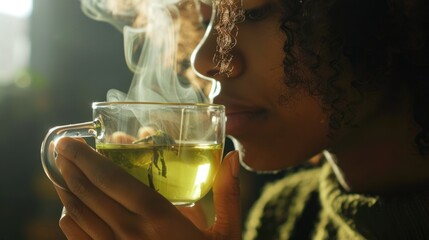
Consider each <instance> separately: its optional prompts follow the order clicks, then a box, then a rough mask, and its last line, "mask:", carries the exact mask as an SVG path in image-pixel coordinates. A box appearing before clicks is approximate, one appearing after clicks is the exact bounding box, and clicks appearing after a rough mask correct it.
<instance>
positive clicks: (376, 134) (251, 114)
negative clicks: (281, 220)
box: [56, 0, 429, 240]
mask: <svg viewBox="0 0 429 240" xmlns="http://www.w3.org/2000/svg"><path fill="white" fill-rule="evenodd" d="M244 2H245V5H244V8H245V9H248V8H255V7H260V6H263V5H265V4H276V2H275V1H271V0H246V1H244ZM281 14H282V13H281V12H280V10H279V8H273V9H272V10H271V12H270V14H269V15H268V16H267V17H266V18H263V19H261V20H258V21H249V20H246V21H245V22H243V23H240V24H239V25H238V27H239V34H238V36H237V40H238V42H237V45H236V46H235V47H234V49H233V52H232V54H233V55H234V59H233V63H232V64H233V67H234V71H233V73H232V74H231V75H230V76H229V77H226V76H223V75H219V74H216V73H217V70H216V68H215V67H214V65H213V62H212V56H213V54H214V51H215V47H216V42H215V41H216V39H215V38H216V34H215V33H214V32H212V33H211V34H210V35H209V37H208V38H207V39H206V41H205V42H204V44H203V45H202V46H201V48H200V49H198V52H197V53H196V55H195V62H194V67H195V69H196V70H197V71H198V72H199V73H201V74H202V75H205V76H207V77H214V78H216V79H217V80H218V81H220V82H221V84H222V91H221V92H220V94H219V96H218V97H217V98H216V99H215V100H214V101H215V103H219V104H224V105H225V106H226V109H227V116H228V122H227V133H228V134H230V135H232V136H234V137H235V138H236V139H237V140H238V141H240V143H241V144H242V145H243V148H244V149H245V154H244V156H241V157H243V160H244V162H245V163H246V164H247V165H248V166H250V167H252V168H253V169H255V170H261V171H265V170H277V169H284V168H287V167H289V166H293V165H295V164H298V163H302V162H304V161H307V160H308V159H309V158H310V157H312V156H314V155H316V154H318V153H320V152H322V151H323V150H325V149H329V150H330V152H331V153H333V154H335V156H336V158H335V159H332V161H330V163H331V164H332V165H333V167H335V168H336V169H338V171H337V176H338V178H339V180H342V179H343V180H344V181H342V183H343V186H344V187H345V188H346V189H348V190H350V191H353V192H375V193H382V192H391V191H402V190H404V189H414V188H418V187H420V186H421V185H424V184H427V183H428V182H429V161H428V159H427V158H426V159H425V158H424V157H422V156H421V155H419V154H418V153H417V152H416V150H415V148H414V146H413V138H414V136H415V134H416V133H417V132H418V130H419V128H418V126H416V124H414V122H413V120H412V117H411V111H410V109H411V106H410V101H409V99H410V98H411V96H410V94H409V93H408V92H407V91H405V90H404V91H400V92H398V93H397V94H399V95H400V96H401V97H400V100H399V101H397V102H394V101H393V102H392V101H391V98H389V94H388V92H375V93H374V92H372V93H364V95H363V99H364V101H363V102H362V104H360V105H359V106H358V107H357V109H356V118H355V123H356V124H357V125H358V126H359V127H355V128H347V127H345V128H342V129H340V130H338V131H336V132H335V137H334V138H330V137H328V136H327V135H328V133H330V131H331V130H330V128H329V126H328V121H327V116H328V115H327V113H326V111H324V110H323V106H322V104H321V103H320V100H319V99H317V98H316V97H313V96H311V95H310V94H309V93H308V92H307V91H306V90H305V89H287V88H286V87H285V85H284V84H283V83H282V79H283V78H285V74H284V72H283V66H282V60H283V58H284V51H283V50H282V47H283V43H284V41H285V36H284V34H283V33H282V32H281V31H280V30H279V28H278V21H279V18H280V16H281ZM260 46H264V47H263V48H262V47H260ZM315 47H317V46H315ZM295 51H296V52H297V54H298V56H299V49H295ZM321 51H323V49H321ZM343 65H344V69H345V70H344V73H342V75H341V79H343V80H342V81H343V85H344V86H347V83H348V81H349V79H350V78H351V76H350V74H348V73H347V72H348V71H349V67H348V64H347V61H345V60H344V62H343ZM299 67H300V69H301V72H302V77H305V78H309V79H313V78H314V76H312V74H311V73H310V72H311V71H306V70H308V68H307V67H306V66H299ZM320 74H322V75H323V74H329V72H325V71H323V70H322V71H321V73H320ZM314 79H315V78H314ZM346 92H347V87H346ZM347 94H349V93H348V92H347ZM285 96H286V101H280V100H281V99H284V97H285ZM349 96H350V100H352V98H353V94H352V93H350V94H349ZM57 151H58V158H57V163H58V167H59V169H60V170H61V173H62V175H63V176H64V179H65V181H66V183H67V186H68V188H69V189H70V191H65V190H63V189H60V188H56V190H57V192H58V195H59V197H60V199H61V201H62V202H63V204H64V206H65V209H66V212H65V213H64V215H63V216H62V218H61V220H60V227H61V229H62V230H63V232H64V233H65V235H66V236H67V237H68V238H69V239H228V240H230V239H241V226H240V223H241V219H240V211H239V209H240V198H239V186H238V184H239V182H238V178H237V176H238V169H239V164H238V158H239V156H238V152H232V153H230V154H228V155H227V156H226V157H225V160H224V162H223V165H222V168H221V169H220V172H219V173H218V176H217V178H216V182H215V185H214V188H213V191H214V205H215V212H216V220H215V223H214V225H212V226H208V227H205V226H203V225H201V224H200V223H199V221H198V220H197V219H198V218H200V217H198V216H200V215H199V213H198V209H195V211H192V212H191V211H186V212H185V211H183V212H181V211H180V210H179V209H177V208H176V207H174V206H173V205H171V204H170V203H169V202H168V201H166V200H165V199H164V198H162V197H161V196H160V195H159V194H158V193H156V192H155V191H153V190H151V189H150V188H148V187H146V186H145V185H144V184H142V183H140V182H138V181H137V180H136V179H134V178H133V177H131V176H129V175H128V174H126V173H125V172H123V171H122V170H121V169H119V168H118V167H117V166H116V165H114V164H112V163H111V162H110V161H106V159H105V158H104V157H103V156H101V155H100V154H98V153H97V152H95V151H94V150H93V149H91V148H90V147H89V146H88V145H86V144H84V143H82V142H80V141H77V140H74V139H70V138H63V139H61V140H60V141H59V142H58V143H57ZM123 186H127V187H123ZM188 210H189V209H188ZM192 216H197V217H192ZM172 223H174V224H172Z"/></svg>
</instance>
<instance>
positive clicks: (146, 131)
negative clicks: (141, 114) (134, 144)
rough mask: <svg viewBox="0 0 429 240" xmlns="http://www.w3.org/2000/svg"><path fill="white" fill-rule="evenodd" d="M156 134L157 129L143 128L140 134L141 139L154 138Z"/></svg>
mask: <svg viewBox="0 0 429 240" xmlns="http://www.w3.org/2000/svg"><path fill="white" fill-rule="evenodd" d="M155 133H156V131H155V129H153V128H152V127H141V128H140V129H139V132H138V136H139V138H145V137H149V136H152V135H154V134H155Z"/></svg>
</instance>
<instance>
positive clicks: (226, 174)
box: [212, 151, 241, 239]
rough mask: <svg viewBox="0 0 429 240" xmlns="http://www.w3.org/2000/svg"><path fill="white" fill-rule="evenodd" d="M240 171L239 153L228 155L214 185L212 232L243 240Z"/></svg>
mask: <svg viewBox="0 0 429 240" xmlns="http://www.w3.org/2000/svg"><path fill="white" fill-rule="evenodd" d="M239 169H240V165H239V161H238V151H234V152H230V153H228V154H227V156H225V159H224V161H223V163H222V166H221V169H220V171H219V173H218V174H217V176H216V181H215V183H214V185H213V198H214V205H215V213H216V220H215V223H214V225H213V227H212V231H213V232H214V234H215V235H220V236H223V237H226V238H227V239H241V211H240V207H241V206H240V187H239V179H238V172H239Z"/></svg>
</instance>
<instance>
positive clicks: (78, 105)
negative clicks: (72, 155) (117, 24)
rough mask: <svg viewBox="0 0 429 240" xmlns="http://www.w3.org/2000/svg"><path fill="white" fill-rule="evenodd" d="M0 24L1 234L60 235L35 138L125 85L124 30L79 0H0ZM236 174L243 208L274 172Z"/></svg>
mask: <svg viewBox="0 0 429 240" xmlns="http://www.w3.org/2000/svg"><path fill="white" fill-rule="evenodd" d="M0 30H1V31H0V134H1V135H0V152H1V155H0V156H1V157H0V240H19V239H31V240H37V239H43V240H50V239H55V240H58V239H64V236H63V235H62V233H61V231H60V229H59V227H58V219H59V217H60V214H61V209H62V205H61V203H60V202H59V200H58V198H57V196H56V194H55V191H54V189H53V187H52V184H51V183H50V182H49V180H48V179H47V177H46V176H45V174H44V172H43V169H42V166H41V163H40V157H39V156H40V144H41V141H42V140H43V138H44V135H45V134H46V132H47V130H48V129H49V128H51V127H53V126H56V125H63V124H69V123H76V122H82V121H88V120H90V118H91V116H92V110H91V103H92V102H94V101H104V100H105V95H106V93H107V91H108V90H109V89H111V88H116V89H119V90H122V91H125V92H126V91H127V90H128V86H129V84H130V81H131V78H132V74H131V73H130V71H129V70H128V69H127V67H126V65H125V60H124V56H123V42H122V34H121V33H120V32H119V31H117V30H116V29H114V28H113V27H111V26H110V25H108V24H105V23H101V22H96V21H93V20H91V19H89V18H88V17H86V16H85V15H84V14H83V13H82V12H81V10H80V3H79V1H77V0H33V1H32V0H12V1H0ZM242 175H243V176H242V178H243V180H242V189H243V203H244V205H243V209H244V212H246V210H247V209H248V208H249V206H250V204H251V202H252V201H253V199H254V197H255V194H257V193H258V192H259V191H260V186H261V185H262V182H263V181H267V180H272V179H274V178H276V176H268V177H263V176H256V175H253V174H250V173H246V172H243V173H242ZM244 215H245V213H244Z"/></svg>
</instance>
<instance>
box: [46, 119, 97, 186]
mask: <svg viewBox="0 0 429 240" xmlns="http://www.w3.org/2000/svg"><path fill="white" fill-rule="evenodd" d="M103 134H104V126H103V122H102V121H101V119H100V118H96V119H94V120H93V121H90V122H84V123H77V124H70V125H63V126H57V127H54V128H51V129H50V130H49V132H48V133H47V134H46V137H45V139H44V140H43V142H42V146H41V150H40V157H41V160H42V165H43V169H44V170H45V173H46V175H47V176H48V178H49V179H50V180H51V181H52V182H53V183H54V184H55V185H57V186H58V187H60V188H62V189H65V190H67V184H66V183H65V181H64V178H63V177H62V175H61V172H60V171H59V169H58V167H57V165H56V157H57V152H56V151H55V147H56V145H57V142H58V140H59V139H61V138H63V137H76V138H81V137H83V138H84V137H96V138H101V137H102V136H103Z"/></svg>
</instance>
